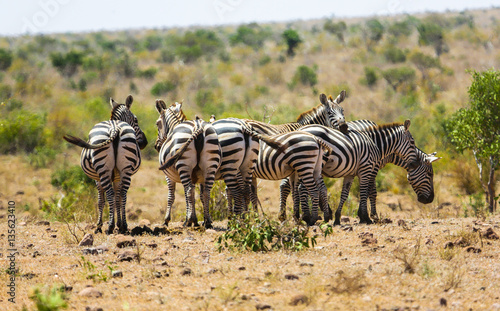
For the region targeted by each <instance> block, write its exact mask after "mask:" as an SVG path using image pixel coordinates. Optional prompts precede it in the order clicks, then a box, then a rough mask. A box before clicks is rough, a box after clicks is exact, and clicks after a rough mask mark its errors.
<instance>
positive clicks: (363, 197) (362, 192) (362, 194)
mask: <svg viewBox="0 0 500 311" xmlns="http://www.w3.org/2000/svg"><path fill="white" fill-rule="evenodd" d="M370 183H371V180H370V178H366V177H364V176H363V177H360V179H359V209H358V217H359V223H360V224H368V225H369V224H373V221H372V220H371V219H370V216H369V215H368V207H367V200H368V193H369V190H370Z"/></svg>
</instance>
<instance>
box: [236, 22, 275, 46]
mask: <svg viewBox="0 0 500 311" xmlns="http://www.w3.org/2000/svg"><path fill="white" fill-rule="evenodd" d="M270 36H271V31H270V30H269V29H263V28H262V27H260V26H259V25H258V24H256V23H252V24H249V25H241V26H239V27H238V28H237V29H236V33H234V34H232V35H230V36H229V43H231V45H237V44H245V45H248V46H250V47H252V48H253V49H254V50H258V49H259V48H261V47H262V46H263V45H264V42H265V40H267V39H268V38H269V37H270Z"/></svg>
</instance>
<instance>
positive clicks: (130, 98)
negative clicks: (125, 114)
mask: <svg viewBox="0 0 500 311" xmlns="http://www.w3.org/2000/svg"><path fill="white" fill-rule="evenodd" d="M133 102H134V98H133V97H132V95H129V96H127V99H126V100H125V106H127V108H128V109H130V107H131V106H132V103H133Z"/></svg>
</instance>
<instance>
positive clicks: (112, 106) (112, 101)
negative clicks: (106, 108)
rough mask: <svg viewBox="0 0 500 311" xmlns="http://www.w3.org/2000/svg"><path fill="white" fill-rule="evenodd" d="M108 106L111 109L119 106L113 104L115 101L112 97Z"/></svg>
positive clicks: (115, 103)
mask: <svg viewBox="0 0 500 311" xmlns="http://www.w3.org/2000/svg"><path fill="white" fill-rule="evenodd" d="M109 104H110V105H111V108H113V109H114V108H115V107H117V106H118V105H120V104H119V103H117V102H115V100H114V99H113V98H112V97H110V98H109Z"/></svg>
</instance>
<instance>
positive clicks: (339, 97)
mask: <svg viewBox="0 0 500 311" xmlns="http://www.w3.org/2000/svg"><path fill="white" fill-rule="evenodd" d="M346 95H347V93H346V91H345V90H342V91H340V94H339V96H337V98H335V101H334V103H336V104H337V105H340V103H341V102H343V101H344V99H345V97H346Z"/></svg>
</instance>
